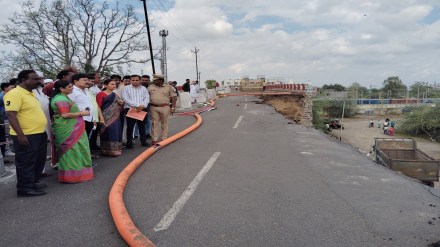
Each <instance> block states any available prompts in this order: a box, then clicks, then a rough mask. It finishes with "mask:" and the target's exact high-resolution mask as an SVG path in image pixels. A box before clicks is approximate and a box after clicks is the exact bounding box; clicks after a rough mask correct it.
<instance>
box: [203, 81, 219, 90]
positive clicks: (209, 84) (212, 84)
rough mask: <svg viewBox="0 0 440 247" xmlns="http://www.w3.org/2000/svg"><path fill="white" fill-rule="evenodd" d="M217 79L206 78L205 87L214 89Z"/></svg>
mask: <svg viewBox="0 0 440 247" xmlns="http://www.w3.org/2000/svg"><path fill="white" fill-rule="evenodd" d="M216 83H217V81H216V80H206V81H205V85H206V88H207V89H214V88H215V85H216Z"/></svg>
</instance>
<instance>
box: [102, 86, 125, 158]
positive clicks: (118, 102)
mask: <svg viewBox="0 0 440 247" xmlns="http://www.w3.org/2000/svg"><path fill="white" fill-rule="evenodd" d="M104 85H105V89H104V90H103V91H102V92H99V93H98V94H97V95H96V102H97V103H98V107H99V108H101V112H102V115H103V116H104V121H105V124H104V126H101V134H100V135H101V154H102V155H104V156H112V157H117V156H119V155H121V154H122V123H121V121H120V116H121V111H122V107H123V106H124V101H122V99H121V98H120V97H119V96H118V95H117V94H116V93H115V92H114V90H115V89H116V81H114V80H112V79H107V80H105V81H104Z"/></svg>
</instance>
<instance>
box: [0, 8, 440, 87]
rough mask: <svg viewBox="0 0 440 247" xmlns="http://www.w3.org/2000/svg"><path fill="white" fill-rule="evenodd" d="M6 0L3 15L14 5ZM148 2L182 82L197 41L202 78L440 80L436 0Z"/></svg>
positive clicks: (172, 73) (173, 75)
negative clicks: (163, 30) (167, 34)
mask: <svg viewBox="0 0 440 247" xmlns="http://www.w3.org/2000/svg"><path fill="white" fill-rule="evenodd" d="M5 2H6V1H4V0H0V4H1V5H2V9H1V10H0V23H1V22H4V21H5V19H6V18H7V16H9V14H10V13H12V11H13V9H14V8H16V6H15V3H14V2H12V4H11V1H7V4H6V3H5ZM111 2H114V1H111ZM119 2H120V3H124V4H132V5H133V6H135V7H136V8H139V9H138V12H139V17H140V20H144V19H143V18H144V16H143V7H142V2H141V1H139V0H120V1H119ZM4 6H5V7H4ZM147 6H148V11H149V17H150V19H152V20H153V21H152V23H151V25H152V26H154V33H153V34H152V39H153V46H154V47H160V46H161V37H159V34H158V32H159V30H161V29H166V30H168V31H169V36H168V37H167V45H168V50H167V56H168V74H169V79H171V80H177V81H178V82H179V84H180V83H181V82H183V81H184V79H185V78H192V79H194V78H195V77H196V72H195V56H194V53H192V52H191V50H194V49H195V46H196V47H197V48H198V49H199V50H200V51H199V53H198V54H199V57H198V58H199V71H200V72H201V80H202V81H205V80H207V79H216V80H219V81H221V80H227V79H230V78H232V79H233V78H241V77H242V76H244V75H248V76H250V77H251V78H256V77H257V75H265V76H266V78H284V80H286V81H291V80H293V81H294V82H298V83H299V82H301V83H303V82H310V83H312V84H313V85H315V86H321V85H322V84H330V83H340V84H343V85H350V84H351V83H352V82H359V83H361V84H362V85H364V86H367V87H368V86H370V85H371V86H373V87H378V86H380V85H381V83H382V82H383V81H384V80H385V79H386V78H388V77H389V76H399V77H400V78H401V79H402V81H403V82H404V83H405V84H407V85H410V84H412V83H414V82H415V81H427V82H440V62H439V60H440V59H439V58H440V1H438V0H369V1H368V0H345V1H344V0H342V1H341V0H309V1H305V0H289V1H288V0H271V1H267V0H175V1H172V0H147ZM8 13H9V14H8ZM146 55H148V53H147V54H146ZM155 65H156V66H155V67H156V70H157V71H160V63H159V61H156V62H155ZM140 69H143V70H144V72H145V73H148V74H151V67H150V64H146V65H145V66H144V67H143V68H141V67H135V68H134V70H139V71H140Z"/></svg>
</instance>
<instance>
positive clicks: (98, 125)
mask: <svg viewBox="0 0 440 247" xmlns="http://www.w3.org/2000/svg"><path fill="white" fill-rule="evenodd" d="M44 82H45V81H44V79H43V77H42V76H40V75H39V74H38V73H37V72H35V71H34V70H23V71H21V72H20V73H19V74H18V76H17V79H16V83H15V84H14V83H12V82H11V81H10V82H9V83H6V84H5V83H4V84H2V91H3V93H4V95H3V103H4V110H5V113H6V118H7V119H5V116H2V119H3V120H4V121H8V122H9V125H10V136H11V138H12V143H13V150H14V152H15V165H16V171H17V172H16V173H17V195H18V196H40V195H44V194H46V192H45V191H44V188H46V187H47V186H46V185H45V184H42V183H40V182H39V181H40V178H41V177H42V176H44V174H45V172H44V168H45V163H46V154H47V143H48V140H49V141H50V143H51V146H52V150H51V151H52V152H51V153H52V166H54V167H56V168H57V170H58V181H60V182H64V183H79V182H84V181H89V180H91V179H93V178H94V173H93V166H94V165H93V163H92V159H93V158H98V157H99V156H98V155H97V154H101V155H104V156H113V157H116V156H119V155H121V154H122V149H123V142H125V143H124V144H125V146H126V148H133V147H134V139H135V138H136V136H138V138H139V140H140V143H141V145H142V146H145V147H148V146H151V145H156V144H157V143H158V142H160V141H161V140H164V139H166V138H167V137H168V117H169V115H170V114H173V113H174V112H175V105H176V88H175V87H173V86H175V85H168V84H165V83H164V76H162V75H153V80H152V82H150V77H149V76H148V75H143V76H139V75H131V76H124V77H121V76H119V75H112V76H110V77H109V78H106V79H105V80H103V82H102V81H101V75H100V73H93V74H83V73H78V71H77V70H76V69H75V68H68V69H65V70H62V71H60V72H59V73H58V75H57V79H56V81H55V82H53V81H52V82H51V80H49V81H47V82H48V83H47V84H44ZM170 84H172V83H170ZM2 126H3V132H5V131H4V129H5V128H4V126H5V125H2ZM137 132H138V133H137ZM160 132H161V135H160ZM1 134H2V133H1V131H0V135H1ZM4 135H5V134H4V133H3V136H4ZM98 136H99V145H98ZM0 141H1V140H0ZM2 143H3V142H2ZM4 143H8V142H7V141H5V142H4ZM3 146H5V147H4V148H3ZM3 146H2V152H6V148H7V147H6V145H3ZM4 149H5V150H4Z"/></svg>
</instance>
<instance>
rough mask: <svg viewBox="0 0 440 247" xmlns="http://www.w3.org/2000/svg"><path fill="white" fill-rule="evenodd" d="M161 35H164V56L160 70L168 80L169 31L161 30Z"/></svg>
mask: <svg viewBox="0 0 440 247" xmlns="http://www.w3.org/2000/svg"><path fill="white" fill-rule="evenodd" d="M159 36H161V37H162V53H161V54H162V56H161V61H160V70H161V71H162V75H164V76H165V80H164V81H165V82H167V81H168V80H167V79H168V69H167V39H166V37H167V36H168V31H167V30H160V31H159Z"/></svg>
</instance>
